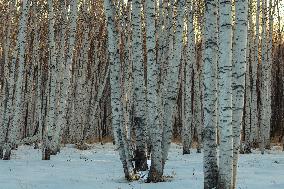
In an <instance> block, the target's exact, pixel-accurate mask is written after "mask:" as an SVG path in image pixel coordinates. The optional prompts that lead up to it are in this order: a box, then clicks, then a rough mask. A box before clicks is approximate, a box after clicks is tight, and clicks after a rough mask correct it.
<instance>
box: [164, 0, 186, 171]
mask: <svg viewBox="0 0 284 189" xmlns="http://www.w3.org/2000/svg"><path fill="white" fill-rule="evenodd" d="M184 10H185V0H179V1H177V15H176V31H175V36H174V42H173V48H172V49H171V50H170V51H169V70H168V71H169V74H168V77H167V80H166V86H165V87H166V93H165V96H164V111H165V112H164V123H163V139H162V152H163V153H162V154H163V166H164V164H165V161H166V159H167V156H168V151H169V148H170V144H171V137H172V126H173V117H174V113H175V111H176V104H177V95H178V78H179V68H180V62H181V52H182V33H183V25H184ZM172 31H173V30H172Z"/></svg>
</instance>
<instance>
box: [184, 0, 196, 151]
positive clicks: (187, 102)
mask: <svg viewBox="0 0 284 189" xmlns="http://www.w3.org/2000/svg"><path fill="white" fill-rule="evenodd" d="M184 59H185V62H186V63H185V72H184V73H185V74H184V73H182V74H184V91H183V93H184V94H183V96H184V99H183V100H184V109H183V111H184V114H185V116H184V118H183V119H182V122H183V125H182V127H183V132H182V140H183V154H189V153H190V147H191V143H192V125H193V121H192V118H193V117H192V98H191V97H192V90H191V89H192V74H193V72H192V69H193V68H192V66H193V64H195V36H194V28H193V9H192V3H191V1H188V2H187V47H186V53H185V57H184ZM182 71H184V70H182Z"/></svg>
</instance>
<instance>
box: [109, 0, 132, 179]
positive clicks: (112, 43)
mask: <svg viewBox="0 0 284 189" xmlns="http://www.w3.org/2000/svg"><path fill="white" fill-rule="evenodd" d="M104 8H105V12H106V17H107V31H108V51H109V60H110V85H111V107H112V127H113V130H114V131H113V133H114V139H115V142H116V144H117V146H118V150H119V155H120V160H121V161H122V165H123V168H124V173H125V177H126V179H128V180H133V179H135V174H134V170H133V165H132V163H131V162H130V159H129V158H130V157H129V149H128V144H127V141H126V136H125V133H123V132H125V131H124V129H123V125H122V124H121V119H122V116H123V115H122V104H121V101H120V98H121V89H120V60H119V51H118V34H117V32H116V29H115V25H114V12H115V7H114V5H113V4H112V3H111V2H110V0H105V1H104Z"/></svg>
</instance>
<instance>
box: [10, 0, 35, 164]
mask: <svg viewBox="0 0 284 189" xmlns="http://www.w3.org/2000/svg"><path fill="white" fill-rule="evenodd" d="M29 8H30V1H29V0H25V1H23V2H22V13H21V18H20V21H19V23H20V24H19V32H18V36H17V51H16V53H17V55H16V54H15V55H14V58H13V60H12V64H13V66H12V67H13V68H12V72H14V73H15V71H14V69H15V67H16V66H15V65H16V61H17V59H16V57H18V65H19V66H18V74H17V77H16V82H15V92H14V98H15V99H14V100H15V101H14V103H13V112H14V113H13V114H14V116H13V119H12V121H11V125H10V127H9V131H8V140H9V147H8V149H6V151H7V158H8V159H10V157H9V156H10V154H11V148H12V146H13V145H15V143H16V140H17V139H18V138H19V134H20V133H19V130H20V128H21V127H20V126H21V125H22V116H21V115H22V105H23V101H22V89H23V78H24V67H25V47H26V36H27V33H26V31H27V22H28V12H29ZM12 75H13V74H12ZM11 79H14V78H11ZM11 92H12V91H11ZM10 94H11V93H10Z"/></svg>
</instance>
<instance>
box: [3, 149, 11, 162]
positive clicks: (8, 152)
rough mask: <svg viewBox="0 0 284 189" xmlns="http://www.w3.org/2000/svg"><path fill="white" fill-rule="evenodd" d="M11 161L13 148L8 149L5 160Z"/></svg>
mask: <svg viewBox="0 0 284 189" xmlns="http://www.w3.org/2000/svg"><path fill="white" fill-rule="evenodd" d="M10 159H11V148H8V149H6V151H5V153H4V156H3V160H10Z"/></svg>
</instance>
